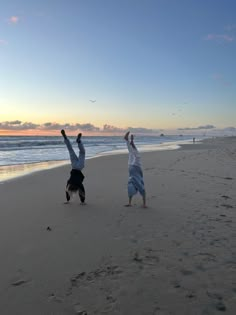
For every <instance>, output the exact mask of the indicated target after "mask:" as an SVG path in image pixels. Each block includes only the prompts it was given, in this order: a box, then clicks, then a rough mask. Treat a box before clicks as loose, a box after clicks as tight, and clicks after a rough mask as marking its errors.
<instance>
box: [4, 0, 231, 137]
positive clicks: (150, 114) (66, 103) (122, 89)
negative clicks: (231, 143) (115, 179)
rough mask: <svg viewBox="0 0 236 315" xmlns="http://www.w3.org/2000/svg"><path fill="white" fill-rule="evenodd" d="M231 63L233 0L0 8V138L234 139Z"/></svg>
mask: <svg viewBox="0 0 236 315" xmlns="http://www.w3.org/2000/svg"><path fill="white" fill-rule="evenodd" d="M235 56H236V2H235V1H234V0H224V1H223V0H198V1H196V0H142V1H141V0H47V1H46V0H41V1H38V2H36V1H31V0H28V1H26V0H22V1H21V0H18V1H17V0H9V1H5V3H4V4H1V12H0V69H1V72H0V86H1V89H0V109H1V112H0V130H1V132H2V133H5V132H7V133H11V132H13V133H17V132H26V131H27V132H28V133H32V132H33V133H34V134H35V133H37V132H38V133H42V132H43V133H54V132H58V129H60V128H64V127H65V128H66V129H67V130H68V131H69V132H70V131H71V132H72V133H73V132H77V131H78V130H82V131H84V133H86V132H87V133H89V132H91V131H94V132H96V133H97V132H98V131H99V132H101V133H104V132H106V133H108V132H111V133H113V132H123V131H124V130H126V129H127V128H129V127H132V128H133V129H134V130H136V131H137V132H138V131H146V132H147V133H149V132H152V133H153V132H157V133H159V132H163V131H164V132H166V133H176V132H177V133H179V132H180V131H179V130H181V132H183V133H184V132H185V133H188V132H190V131H194V132H197V131H199V132H200V133H202V131H203V130H206V129H207V130H211V131H212V132H214V131H219V130H222V132H224V131H225V130H227V128H229V127H230V128H231V129H230V131H231V132H232V131H236V129H234V128H236V106H235V103H236V102H235V101H236V92H235V91H236V89H235V84H236V75H235V74H236V62H235ZM91 100H94V102H92V101H91ZM95 100H96V101H95ZM104 125H106V126H105V128H104Z"/></svg>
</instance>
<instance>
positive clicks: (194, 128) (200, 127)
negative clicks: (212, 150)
mask: <svg viewBox="0 0 236 315" xmlns="http://www.w3.org/2000/svg"><path fill="white" fill-rule="evenodd" d="M214 128H216V127H215V126H213V125H205V126H198V127H192V128H191V127H186V128H178V129H177V130H202V129H204V130H206V129H214Z"/></svg>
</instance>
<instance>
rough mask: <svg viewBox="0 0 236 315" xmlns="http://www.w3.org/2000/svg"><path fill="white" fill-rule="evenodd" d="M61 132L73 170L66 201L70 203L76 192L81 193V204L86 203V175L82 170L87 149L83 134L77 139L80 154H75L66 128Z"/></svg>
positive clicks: (67, 188)
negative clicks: (84, 181) (84, 182)
mask: <svg viewBox="0 0 236 315" xmlns="http://www.w3.org/2000/svg"><path fill="white" fill-rule="evenodd" d="M61 134H62V136H63V138H64V142H65V144H66V146H67V149H68V151H69V154H70V161H71V167H72V170H71V172H70V178H69V179H68V181H67V185H66V200H67V202H66V203H69V201H70V199H71V197H72V195H73V194H74V193H76V192H78V193H79V197H80V201H81V204H82V205H84V204H85V189H84V185H83V180H84V175H83V173H82V172H81V170H82V169H83V168H84V163H85V149H84V145H83V143H82V140H81V137H82V134H81V133H79V134H78V136H77V139H76V142H77V143H78V148H79V156H77V155H76V154H75V151H74V149H73V148H72V145H71V143H70V140H69V139H68V138H67V136H66V133H65V130H63V129H62V130H61Z"/></svg>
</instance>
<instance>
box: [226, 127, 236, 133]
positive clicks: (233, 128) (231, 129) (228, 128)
mask: <svg viewBox="0 0 236 315" xmlns="http://www.w3.org/2000/svg"><path fill="white" fill-rule="evenodd" d="M224 131H230V132H236V127H226V128H224Z"/></svg>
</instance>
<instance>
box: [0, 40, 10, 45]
mask: <svg viewBox="0 0 236 315" xmlns="http://www.w3.org/2000/svg"><path fill="white" fill-rule="evenodd" d="M7 44H8V42H7V41H6V40H5V39H0V46H4V45H7Z"/></svg>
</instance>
